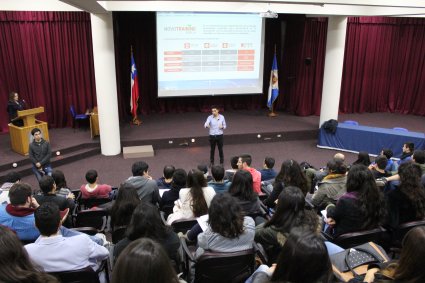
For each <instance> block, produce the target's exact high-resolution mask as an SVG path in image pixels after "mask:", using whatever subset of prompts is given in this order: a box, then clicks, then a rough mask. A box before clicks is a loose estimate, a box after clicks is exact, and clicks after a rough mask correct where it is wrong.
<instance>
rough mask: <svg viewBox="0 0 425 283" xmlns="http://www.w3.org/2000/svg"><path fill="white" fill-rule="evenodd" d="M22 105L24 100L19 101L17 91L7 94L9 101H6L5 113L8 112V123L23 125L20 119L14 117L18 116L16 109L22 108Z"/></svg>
mask: <svg viewBox="0 0 425 283" xmlns="http://www.w3.org/2000/svg"><path fill="white" fill-rule="evenodd" d="M24 106H25V105H24V102H23V101H19V95H18V93H17V92H14V91H12V92H11V93H10V94H9V101H8V102H7V113H8V114H9V122H10V123H12V124H13V125H15V126H19V127H22V126H23V125H24V122H23V121H22V119H16V118H17V117H18V111H21V110H24Z"/></svg>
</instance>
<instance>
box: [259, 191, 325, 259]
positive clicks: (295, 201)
mask: <svg viewBox="0 0 425 283" xmlns="http://www.w3.org/2000/svg"><path fill="white" fill-rule="evenodd" d="M296 227H304V229H307V230H310V231H311V232H320V228H321V226H320V223H319V217H318V216H317V214H316V213H315V212H313V211H311V210H306V209H305V197H304V194H303V192H302V191H301V190H300V189H299V188H297V187H293V186H289V187H285V189H284V190H283V191H282V192H281V193H280V195H279V199H278V201H277V206H276V212H275V213H274V214H273V216H272V218H271V219H270V220H269V221H267V222H266V223H262V224H260V225H258V226H257V227H256V228H255V241H256V242H258V243H260V244H261V245H263V247H264V249H265V250H266V252H267V255H268V257H269V260H270V261H271V262H274V261H275V260H276V258H277V255H278V254H279V251H280V250H281V249H282V247H283V245H284V244H285V242H286V239H287V237H288V235H289V233H290V232H291V230H292V229H293V228H296Z"/></svg>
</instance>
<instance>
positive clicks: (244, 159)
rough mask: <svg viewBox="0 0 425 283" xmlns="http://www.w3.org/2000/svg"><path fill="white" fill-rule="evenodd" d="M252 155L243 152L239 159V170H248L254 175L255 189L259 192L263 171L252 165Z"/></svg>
mask: <svg viewBox="0 0 425 283" xmlns="http://www.w3.org/2000/svg"><path fill="white" fill-rule="evenodd" d="M251 163H252V157H251V155H249V154H242V155H240V156H239V159H238V168H239V170H246V171H248V172H249V173H251V175H252V181H253V189H254V192H256V193H257V194H260V193H261V173H260V172H258V171H257V169H255V168H252V167H251Z"/></svg>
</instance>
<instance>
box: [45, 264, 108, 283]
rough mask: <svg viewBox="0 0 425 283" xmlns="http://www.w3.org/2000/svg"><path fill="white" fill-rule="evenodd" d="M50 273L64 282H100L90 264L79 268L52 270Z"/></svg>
mask: <svg viewBox="0 0 425 283" xmlns="http://www.w3.org/2000/svg"><path fill="white" fill-rule="evenodd" d="M49 274H50V275H53V276H55V277H56V278H58V279H59V280H60V282H62V283H100V281H99V276H98V275H97V273H96V272H95V271H94V270H93V269H92V268H91V267H89V266H88V267H86V268H83V269H79V270H71V271H61V272H50V273H49Z"/></svg>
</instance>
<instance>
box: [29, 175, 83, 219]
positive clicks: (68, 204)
mask: <svg viewBox="0 0 425 283" xmlns="http://www.w3.org/2000/svg"><path fill="white" fill-rule="evenodd" d="M38 183H39V185H40V189H41V191H42V192H43V194H42V195H36V196H35V199H36V200H37V202H38V203H39V204H43V203H45V202H53V203H55V204H56V205H57V206H58V207H59V210H65V209H67V208H69V210H70V211H73V209H74V207H75V202H74V198H75V196H74V194H72V193H71V194H69V195H68V196H67V198H63V197H60V196H57V195H56V183H55V180H53V177H51V176H48V175H45V176H43V177H41V179H40V181H39V182H38ZM64 225H65V226H66V227H71V226H72V220H71V215H70V216H69V217H68V218H67V220H66V221H65V223H64Z"/></svg>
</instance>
